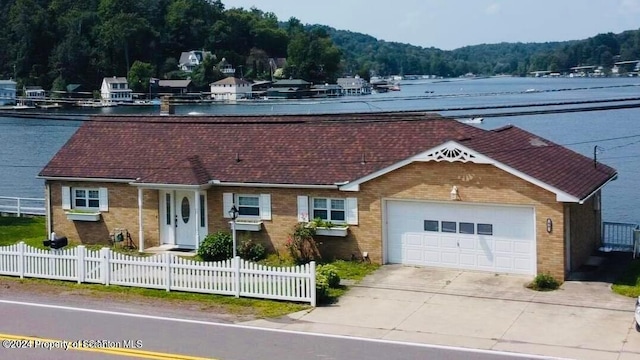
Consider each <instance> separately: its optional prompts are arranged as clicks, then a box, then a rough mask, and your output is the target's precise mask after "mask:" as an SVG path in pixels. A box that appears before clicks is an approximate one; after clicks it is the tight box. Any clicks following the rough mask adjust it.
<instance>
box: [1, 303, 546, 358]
mask: <svg viewBox="0 0 640 360" xmlns="http://www.w3.org/2000/svg"><path fill="white" fill-rule="evenodd" d="M0 341H1V344H2V345H1V346H0V359H27V360H28V359H116V358H120V359H122V358H123V357H129V358H133V359H185V360H186V359H190V360H195V359H218V360H252V359H260V360H298V359H322V360H333V359H349V360H352V359H368V360H371V359H388V360H393V359H447V360H448V359H451V360H453V359H471V360H488V359H500V360H507V359H544V357H539V356H533V355H531V356H526V355H520V354H508V353H500V352H492V351H481V350H477V351H476V350H469V349H460V348H450V347H442V346H428V345H419V344H408V343H399V342H391V341H378V340H371V339H362V338H351V337H344V336H331V335H320V334H309V333H299V332H291V331H281V330H271V329H261V328H252V327H245V326H239V325H230V324H221V323H214V322H204V321H194V320H186V319H185V320H183V319H171V318H161V317H155V316H149V315H135V314H120V313H117V312H109V311H97V310H90V309H82V308H71V307H62V306H55V305H45V304H35V303H20V302H13V301H8V300H0Z"/></svg>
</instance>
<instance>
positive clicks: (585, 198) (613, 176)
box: [578, 173, 618, 204]
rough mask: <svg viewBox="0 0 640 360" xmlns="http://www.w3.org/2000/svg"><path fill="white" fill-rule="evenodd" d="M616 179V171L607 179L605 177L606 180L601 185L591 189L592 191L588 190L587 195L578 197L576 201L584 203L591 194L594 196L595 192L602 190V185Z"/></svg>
mask: <svg viewBox="0 0 640 360" xmlns="http://www.w3.org/2000/svg"><path fill="white" fill-rule="evenodd" d="M617 179H618V173H615V174H613V175H612V176H611V177H610V178H609V179H607V181H605V182H604V183H603V184H602V185H600V186H598V187H597V188H596V189H595V190H593V191H592V192H590V193H589V194H588V195H587V196H585V197H584V198H582V199H580V201H578V203H580V204H584V202H585V201H587V200H589V199H590V198H591V197H592V196H594V195H595V194H597V193H598V192H599V191H600V190H602V188H603V187H605V186H607V185H608V184H609V183H610V182H612V181H615V180H617Z"/></svg>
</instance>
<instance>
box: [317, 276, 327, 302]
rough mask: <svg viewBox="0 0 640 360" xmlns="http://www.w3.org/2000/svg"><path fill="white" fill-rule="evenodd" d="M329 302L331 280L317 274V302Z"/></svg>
mask: <svg viewBox="0 0 640 360" xmlns="http://www.w3.org/2000/svg"><path fill="white" fill-rule="evenodd" d="M328 300H329V280H328V279H327V277H326V276H325V275H324V274H321V273H319V272H316V301H317V302H318V303H325V302H327V301H328Z"/></svg>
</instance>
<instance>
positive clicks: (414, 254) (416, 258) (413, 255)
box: [405, 249, 423, 263]
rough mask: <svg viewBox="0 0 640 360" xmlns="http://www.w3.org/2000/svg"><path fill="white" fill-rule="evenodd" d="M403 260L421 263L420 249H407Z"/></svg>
mask: <svg viewBox="0 0 640 360" xmlns="http://www.w3.org/2000/svg"><path fill="white" fill-rule="evenodd" d="M405 258H406V259H407V260H409V261H412V262H418V263H420V262H422V261H423V258H422V249H407V253H406V256H405Z"/></svg>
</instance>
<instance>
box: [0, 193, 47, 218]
mask: <svg viewBox="0 0 640 360" xmlns="http://www.w3.org/2000/svg"><path fill="white" fill-rule="evenodd" d="M0 213H5V214H16V216H22V215H45V214H46V209H45V204H44V199H36V198H20V197H9V196H0Z"/></svg>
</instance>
